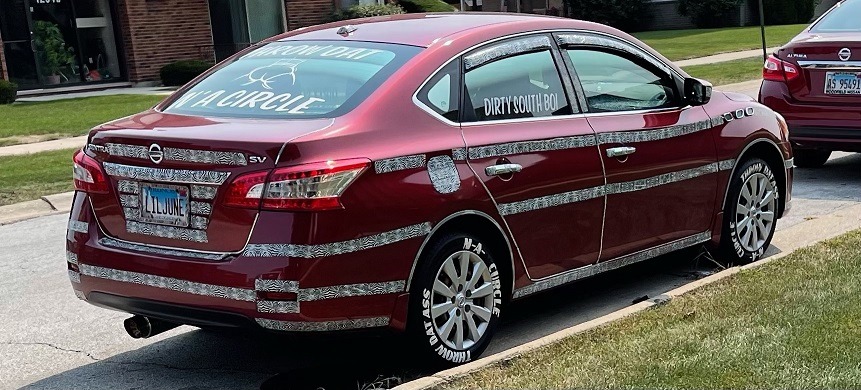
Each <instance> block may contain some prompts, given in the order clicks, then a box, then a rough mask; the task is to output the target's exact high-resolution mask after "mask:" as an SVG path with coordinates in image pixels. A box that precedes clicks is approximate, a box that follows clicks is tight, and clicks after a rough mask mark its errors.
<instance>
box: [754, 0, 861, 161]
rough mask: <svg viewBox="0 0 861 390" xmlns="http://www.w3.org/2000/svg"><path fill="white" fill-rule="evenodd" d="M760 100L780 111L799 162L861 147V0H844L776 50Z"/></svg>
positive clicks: (766, 71) (854, 150)
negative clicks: (786, 124) (835, 151)
mask: <svg viewBox="0 0 861 390" xmlns="http://www.w3.org/2000/svg"><path fill="white" fill-rule="evenodd" d="M763 78H764V80H763V83H762V87H761V89H760V92H759V101H760V102H761V103H762V104H765V105H766V106H768V107H771V108H772V109H773V110H775V111H777V112H779V113H781V114H782V115H783V116H784V117H785V118H786V122H787V123H788V124H789V139H790V140H791V142H792V146H793V149H794V150H795V164H796V165H798V166H799V167H820V166H822V165H823V164H825V162H826V161H828V157H829V156H830V155H831V152H832V151H834V150H841V151H847V152H861V0H844V1H841V2H840V3H837V5H835V6H834V7H833V8H831V10H829V11H828V12H827V13H825V15H823V16H822V17H821V18H819V19H818V20H817V21H815V22H814V23H813V24H811V25H810V27H808V28H807V29H805V30H804V31H802V32H801V34H799V35H798V36H796V37H795V38H793V39H792V41H791V42H789V43H788V44H786V45H785V46H783V47H782V48H780V50H778V51H777V52H776V53H774V54H772V55H771V56H770V57H769V58H768V60H767V61H766V62H765V67H764V68H763Z"/></svg>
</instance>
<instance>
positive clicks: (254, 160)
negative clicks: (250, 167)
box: [248, 156, 266, 164]
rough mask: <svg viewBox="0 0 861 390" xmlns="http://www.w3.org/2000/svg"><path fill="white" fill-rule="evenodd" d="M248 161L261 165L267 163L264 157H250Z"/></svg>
mask: <svg viewBox="0 0 861 390" xmlns="http://www.w3.org/2000/svg"><path fill="white" fill-rule="evenodd" d="M248 160H249V161H250V162H251V163H252V164H260V163H262V162H264V161H266V157H262V156H248Z"/></svg>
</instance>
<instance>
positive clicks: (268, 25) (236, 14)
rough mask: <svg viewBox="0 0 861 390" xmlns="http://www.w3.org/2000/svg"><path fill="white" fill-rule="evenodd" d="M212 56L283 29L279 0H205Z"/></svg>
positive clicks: (219, 57)
mask: <svg viewBox="0 0 861 390" xmlns="http://www.w3.org/2000/svg"><path fill="white" fill-rule="evenodd" d="M209 17H210V20H211V22H212V43H213V49H214V51H215V59H216V60H218V61H221V60H223V59H225V58H227V57H230V56H231V55H233V54H234V53H236V52H238V51H240V50H242V49H244V48H246V47H248V46H250V45H251V44H252V43H256V42H260V41H262V40H264V39H266V38H269V37H271V36H274V35H278V34H280V33H282V32H284V30H285V28H284V3H283V2H282V1H281V0H209Z"/></svg>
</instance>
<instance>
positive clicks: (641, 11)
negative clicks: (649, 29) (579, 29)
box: [565, 0, 652, 32]
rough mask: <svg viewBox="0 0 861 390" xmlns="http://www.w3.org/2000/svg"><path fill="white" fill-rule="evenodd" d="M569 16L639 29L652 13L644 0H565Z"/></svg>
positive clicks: (644, 24) (645, 23) (624, 28)
mask: <svg viewBox="0 0 861 390" xmlns="http://www.w3.org/2000/svg"><path fill="white" fill-rule="evenodd" d="M565 2H566V3H567V4H568V9H569V10H570V13H569V16H570V17H572V18H575V19H583V20H589V21H592V22H597V23H603V24H607V25H610V26H613V27H616V28H618V29H620V30H623V31H629V32H632V31H640V30H642V29H643V28H645V26H646V25H647V24H648V22H649V20H650V19H651V17H652V15H651V13H650V12H649V11H650V8H649V6H648V2H647V1H646V0H565Z"/></svg>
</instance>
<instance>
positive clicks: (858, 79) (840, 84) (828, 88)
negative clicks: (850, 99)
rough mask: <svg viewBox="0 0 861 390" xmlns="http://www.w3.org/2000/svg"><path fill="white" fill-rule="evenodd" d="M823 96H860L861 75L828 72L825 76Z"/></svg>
mask: <svg viewBox="0 0 861 390" xmlns="http://www.w3.org/2000/svg"><path fill="white" fill-rule="evenodd" d="M825 94H827V95H861V73H854V72H828V73H826V74H825Z"/></svg>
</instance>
